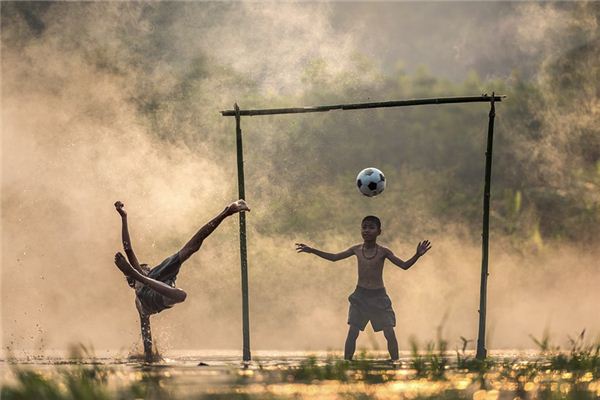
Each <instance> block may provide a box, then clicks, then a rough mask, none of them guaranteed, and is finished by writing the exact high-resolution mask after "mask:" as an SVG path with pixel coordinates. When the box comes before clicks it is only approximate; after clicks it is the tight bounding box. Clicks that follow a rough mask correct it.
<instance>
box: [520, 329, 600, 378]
mask: <svg viewBox="0 0 600 400" xmlns="http://www.w3.org/2000/svg"><path fill="white" fill-rule="evenodd" d="M530 337H531V338H532V340H533V341H534V343H535V344H536V345H537V346H538V348H539V349H540V350H541V352H542V355H543V356H544V357H545V358H546V359H547V360H548V361H547V365H548V367H549V368H551V369H552V370H557V371H568V372H575V373H585V372H591V373H592V374H593V375H594V376H595V377H598V376H600V341H597V342H595V343H589V342H587V341H586V339H585V329H584V330H582V331H581V332H580V333H579V335H577V336H576V337H574V338H573V337H570V336H569V337H568V340H569V350H568V351H561V349H560V346H556V345H552V344H551V342H550V335H549V334H548V333H547V332H544V334H543V336H542V338H541V339H536V338H535V337H533V336H531V335H530Z"/></svg>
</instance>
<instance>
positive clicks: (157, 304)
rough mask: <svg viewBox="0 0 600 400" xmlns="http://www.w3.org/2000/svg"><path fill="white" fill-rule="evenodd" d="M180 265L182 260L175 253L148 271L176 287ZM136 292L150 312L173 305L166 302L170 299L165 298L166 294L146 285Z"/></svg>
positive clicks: (153, 276)
mask: <svg viewBox="0 0 600 400" xmlns="http://www.w3.org/2000/svg"><path fill="white" fill-rule="evenodd" d="M180 267H181V260H180V259H179V253H175V254H173V255H172V256H171V257H167V258H166V259H165V260H164V261H163V262H161V263H160V264H158V265H157V266H156V267H154V268H152V269H151V270H150V272H149V273H148V277H149V278H152V279H156V280H157V281H161V282H164V283H166V284H167V285H169V286H173V287H175V280H176V279H177V274H178V273H179V268H180ZM136 294H137V297H138V299H140V303H142V306H144V310H145V311H146V312H147V313H148V314H156V313H159V312H161V311H162V310H165V309H167V308H171V307H173V305H172V304H168V302H165V301H166V300H168V299H165V296H163V295H162V294H160V293H158V292H157V291H156V290H154V289H152V288H150V287H148V286H145V285H144V286H143V287H142V288H141V289H139V290H138V291H137V292H136Z"/></svg>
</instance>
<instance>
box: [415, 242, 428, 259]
mask: <svg viewBox="0 0 600 400" xmlns="http://www.w3.org/2000/svg"><path fill="white" fill-rule="evenodd" d="M429 249H431V243H430V242H429V240H423V241H422V242H419V244H418V245H417V255H418V256H419V257H421V256H422V255H423V254H425V253H427V252H428V251H429Z"/></svg>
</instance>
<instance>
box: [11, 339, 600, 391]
mask: <svg viewBox="0 0 600 400" xmlns="http://www.w3.org/2000/svg"><path fill="white" fill-rule="evenodd" d="M532 339H533V340H534V342H535V343H536V344H537V345H538V347H539V353H538V355H537V356H536V357H532V358H529V359H518V358H516V359H497V358H496V359H494V358H488V359H486V360H483V361H480V360H476V359H475V358H474V357H473V356H472V355H470V353H468V352H467V345H468V343H469V341H467V340H466V339H464V338H462V339H461V340H462V341H463V345H462V348H461V349H457V350H456V358H454V357H452V356H451V355H452V352H449V351H448V344H447V341H445V340H443V339H440V336H439V335H438V339H437V341H435V342H428V343H426V344H425V345H424V346H423V347H422V348H420V347H419V343H418V342H417V340H416V339H414V338H413V339H412V340H411V345H412V354H411V357H410V358H409V359H408V360H405V362H403V363H402V364H397V363H396V364H394V363H391V362H387V361H382V360H374V359H371V358H370V357H369V355H368V354H367V353H365V352H362V353H360V354H359V355H358V357H357V358H356V360H354V361H345V360H342V359H340V358H336V357H334V356H331V355H330V356H328V357H326V358H325V359H319V358H317V357H314V356H312V357H308V358H306V359H304V360H302V361H301V362H299V363H298V364H297V365H285V366H281V365H280V366H270V367H264V366H261V365H260V364H256V363H255V364H254V365H253V366H250V367H249V369H236V368H230V369H229V370H227V371H223V370H221V371H220V372H218V371H217V372H215V373H218V374H220V375H219V377H217V378H213V379H215V380H216V381H209V382H207V381H206V380H204V381H201V380H199V379H206V378H202V376H204V377H206V375H202V372H201V371H207V370H205V369H196V368H192V369H189V368H188V369H184V370H183V372H182V373H181V374H180V375H178V376H179V377H183V378H174V377H172V376H171V374H172V372H173V371H176V369H172V368H170V367H165V366H164V365H163V366H156V367H153V366H149V365H147V364H143V365H140V366H137V367H133V368H130V367H126V368H129V370H128V371H131V370H132V369H133V371H131V373H130V377H129V378H127V379H125V378H123V376H122V375H119V374H122V373H123V372H122V369H121V370H118V369H115V368H116V367H111V366H106V365H102V364H100V363H95V362H93V352H92V351H88V350H86V349H85V348H83V347H79V349H76V351H75V357H82V358H83V357H87V359H90V358H92V362H91V363H90V362H89V361H87V360H86V362H85V363H84V362H81V363H77V362H75V363H73V364H71V365H68V366H57V367H54V369H51V370H50V371H46V372H40V371H34V370H31V369H25V368H22V367H13V372H14V375H15V383H13V384H10V385H3V387H2V389H1V392H0V397H1V398H2V399H3V400H5V399H7V400H17V399H18V400H21V399H23V400H24V399H40V400H45V399H48V400H75V399H77V400H104V399H117V400H119V399H149V400H154V399H173V400H179V399H198V400H209V399H212V400H220V399H248V400H255V399H268V400H279V399H292V398H293V399H315V398H322V397H327V398H335V399H365V400H366V399H376V398H377V399H382V398H385V399H387V398H399V397H410V398H415V399H433V398H439V399H448V400H450V399H466V398H469V399H475V400H479V399H484V398H497V397H498V396H500V397H501V398H517V397H518V398H521V399H528V398H537V399H585V400H587V399H593V398H600V380H599V369H600V368H599V365H600V363H599V359H600V355H599V352H600V343H589V342H588V341H586V338H585V331H584V332H581V333H580V334H579V335H577V336H575V337H574V338H569V347H568V349H567V350H566V351H561V349H560V348H559V347H558V346H554V345H552V343H551V341H550V338H549V336H548V335H547V334H544V335H543V336H542V337H541V338H540V339H537V338H533V337H532ZM128 373H129V372H128ZM186 374H188V375H186ZM189 374H192V375H191V376H192V378H193V379H192V380H189V379H190V378H189V377H190V375H189ZM186 376H187V378H185V377H186ZM213 376H214V375H213ZM178 379H184V380H183V382H186V383H185V384H182V383H181V382H182V381H178ZM185 379H188V380H187V381H185ZM215 382H216V383H215ZM182 385H183V386H182ZM185 385H188V386H185ZM190 385H192V386H190ZM190 388H191V389H190ZM186 389H187V391H186ZM190 390H191V392H190ZM194 391H195V392H194ZM332 393H334V395H332ZM321 396H322V397H321Z"/></svg>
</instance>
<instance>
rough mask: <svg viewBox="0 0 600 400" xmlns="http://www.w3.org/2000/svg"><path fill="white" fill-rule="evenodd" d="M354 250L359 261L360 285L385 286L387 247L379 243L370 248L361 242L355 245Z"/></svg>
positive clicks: (368, 286)
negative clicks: (384, 274)
mask: <svg viewBox="0 0 600 400" xmlns="http://www.w3.org/2000/svg"><path fill="white" fill-rule="evenodd" d="M353 251H354V254H355V255H356V259H357V261H358V286H360V287H363V288H365V289H380V288H383V287H384V285H383V264H384V261H385V257H386V256H385V248H384V247H382V246H379V245H378V244H375V247H371V248H369V247H367V246H364V244H362V243H361V244H358V245H356V246H354V247H353Z"/></svg>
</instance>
